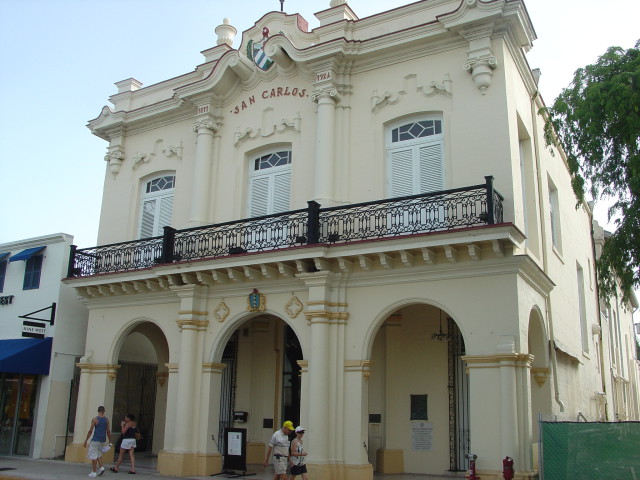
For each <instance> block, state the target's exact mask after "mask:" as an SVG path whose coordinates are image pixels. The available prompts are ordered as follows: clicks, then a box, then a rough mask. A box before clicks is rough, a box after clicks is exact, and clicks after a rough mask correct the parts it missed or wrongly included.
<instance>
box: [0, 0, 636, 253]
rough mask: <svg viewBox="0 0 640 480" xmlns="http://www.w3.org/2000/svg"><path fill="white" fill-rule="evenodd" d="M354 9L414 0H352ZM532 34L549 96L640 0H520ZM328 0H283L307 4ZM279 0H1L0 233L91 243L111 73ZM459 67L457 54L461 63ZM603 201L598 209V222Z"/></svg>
mask: <svg viewBox="0 0 640 480" xmlns="http://www.w3.org/2000/svg"><path fill="white" fill-rule="evenodd" d="M348 3H349V5H350V7H351V8H352V9H353V11H354V12H355V13H356V14H357V15H358V16H359V17H360V18H364V17H366V16H369V15H372V14H375V13H379V12H382V11H385V10H388V9H391V8H395V7H398V6H401V5H405V4H408V3H411V2H410V1H407V0H385V1H381V0H350V1H349V2H348ZM526 6H527V10H528V12H529V15H530V17H531V20H532V22H533V25H534V29H535V31H536V34H537V37H538V39H537V40H535V41H534V44H533V49H532V50H531V52H530V53H529V54H528V61H529V64H530V66H531V67H532V68H540V69H541V71H542V77H541V79H540V84H539V87H540V91H541V94H542V96H543V98H544V99H545V101H546V103H547V104H548V105H551V103H552V102H553V100H554V99H555V97H556V96H557V95H558V94H559V93H560V91H561V90H562V88H564V87H566V86H568V85H569V83H570V82H571V79H572V77H573V72H574V71H575V70H576V69H577V68H579V67H581V66H584V65H586V64H588V63H593V62H594V61H596V59H597V57H598V56H599V55H601V54H602V53H604V52H605V50H606V49H607V48H608V47H609V46H612V45H618V46H621V47H623V48H629V47H632V46H633V45H634V44H635V41H636V40H637V39H638V38H640V28H639V27H638V26H637V24H638V18H640V2H639V1H637V0H608V1H607V2H601V1H596V0H529V1H527V2H526ZM328 7H329V0H285V2H284V11H285V12H287V13H300V14H301V15H302V16H303V17H304V18H305V19H306V20H307V21H308V22H309V27H310V29H311V28H315V27H317V26H318V24H319V22H318V21H317V19H316V18H315V16H314V15H313V13H314V12H316V11H321V10H325V9H326V8H328ZM272 10H280V1H279V0H261V1H257V0H236V1H233V2H228V3H227V2H224V1H221V0H179V1H178V0H0V111H1V114H0V179H1V185H2V187H1V188H0V206H1V207H0V212H1V215H2V220H1V221H0V243H5V242H10V241H17V240H22V239H27V238H32V237H37V236H42V235H48V234H52V233H59V232H64V233H68V234H71V235H73V236H74V243H75V244H77V245H78V246H79V247H81V248H83V247H91V246H94V245H96V244H97V232H98V223H99V216H100V207H101V200H102V199H101V196H102V184H103V181H104V172H105V167H106V163H105V161H104V156H105V154H106V149H107V142H105V141H104V140H101V139H99V138H97V137H95V136H93V135H92V134H91V132H90V131H89V129H88V128H87V127H86V124H87V122H88V121H89V120H91V119H93V118H95V117H97V116H98V115H99V113H100V110H101V109H102V107H103V106H104V105H109V106H110V105H111V104H110V103H109V101H108V97H109V96H110V95H113V94H115V93H116V92H117V88H116V87H115V85H114V83H115V82H118V81H121V80H124V79H127V78H131V77H133V78H135V79H137V80H138V81H140V82H142V83H143V84H144V85H146V86H148V85H153V84H155V83H158V82H160V81H163V80H166V79H169V78H172V77H175V76H178V75H182V74H184V73H188V72H191V71H193V69H194V68H195V67H196V66H197V65H199V64H201V63H203V60H204V57H203V56H202V54H201V53H200V52H201V51H203V50H206V49H208V48H210V47H213V46H215V44H216V39H217V36H216V34H215V32H214V30H215V28H216V26H218V25H220V24H221V23H222V21H223V19H224V18H229V20H230V23H231V25H233V26H234V27H235V28H236V29H237V30H238V35H237V36H236V39H235V43H234V47H236V48H238V46H239V43H240V39H241V33H242V31H243V30H246V29H247V28H249V27H251V26H252V25H253V23H254V22H255V21H257V20H259V19H260V17H261V16H262V15H263V14H265V13H267V12H268V11H272ZM461 68H462V66H461ZM604 210H605V209H600V211H597V212H596V215H597V216H599V217H600V219H601V223H603V222H606V214H604V213H603V212H604Z"/></svg>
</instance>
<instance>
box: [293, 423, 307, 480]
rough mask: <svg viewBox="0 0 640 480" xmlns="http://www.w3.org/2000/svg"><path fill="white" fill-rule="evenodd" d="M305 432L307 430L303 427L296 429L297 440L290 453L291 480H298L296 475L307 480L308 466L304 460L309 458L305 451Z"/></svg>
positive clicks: (294, 441)
mask: <svg viewBox="0 0 640 480" xmlns="http://www.w3.org/2000/svg"><path fill="white" fill-rule="evenodd" d="M304 432H305V430H304V427H303V426H302V425H299V426H297V427H296V438H294V439H293V441H292V442H291V450H290V452H289V459H290V461H291V474H290V475H289V480H293V479H294V478H296V475H300V476H302V480H307V465H306V463H305V458H304V457H306V456H307V452H306V451H305V449H304V442H303V441H302V436H303V435H304Z"/></svg>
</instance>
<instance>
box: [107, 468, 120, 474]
mask: <svg viewBox="0 0 640 480" xmlns="http://www.w3.org/2000/svg"><path fill="white" fill-rule="evenodd" d="M109 470H111V471H112V472H113V473H118V470H116V469H115V468H113V467H111V468H110V469H109Z"/></svg>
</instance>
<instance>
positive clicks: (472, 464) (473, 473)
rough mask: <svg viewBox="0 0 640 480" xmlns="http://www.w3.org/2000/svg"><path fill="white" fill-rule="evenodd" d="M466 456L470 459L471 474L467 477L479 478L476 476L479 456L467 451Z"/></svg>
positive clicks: (473, 479) (477, 479)
mask: <svg viewBox="0 0 640 480" xmlns="http://www.w3.org/2000/svg"><path fill="white" fill-rule="evenodd" d="M465 457H467V458H468V459H469V476H468V477H467V478H468V479H469V480H479V479H480V477H478V476H476V458H478V456H477V455H475V454H473V453H467V454H466V455H465Z"/></svg>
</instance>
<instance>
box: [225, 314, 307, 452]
mask: <svg viewBox="0 0 640 480" xmlns="http://www.w3.org/2000/svg"><path fill="white" fill-rule="evenodd" d="M302 357H303V355H302V347H301V344H300V341H299V340H298V337H297V335H296V333H295V332H294V330H293V329H292V328H291V326H289V325H288V324H287V323H286V322H284V321H283V320H282V319H280V318H279V317H277V316H275V315H271V314H261V315H258V316H254V317H251V318H248V319H246V320H244V321H243V322H242V323H241V324H240V325H239V326H238V327H237V328H236V329H235V330H233V332H231V333H230V336H229V339H228V340H227V342H226V344H225V346H224V350H223V353H222V356H221V359H220V363H222V364H224V365H225V368H224V370H223V372H222V378H221V384H220V412H219V426H218V432H217V435H216V438H217V439H219V441H218V442H217V444H218V450H219V452H220V453H222V452H223V451H224V443H223V442H224V438H225V436H224V429H225V428H229V427H234V428H246V429H247V438H248V444H247V462H248V463H262V460H263V457H264V446H265V443H266V442H267V441H268V440H269V438H270V437H271V435H272V434H273V431H274V430H276V429H277V428H279V426H280V425H281V424H282V422H283V421H284V420H291V421H292V422H293V423H294V424H296V425H298V424H299V423H300V405H301V366H300V363H299V362H300V361H301V360H302ZM212 388H218V387H217V386H212ZM212 394H214V393H213V392H212Z"/></svg>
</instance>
